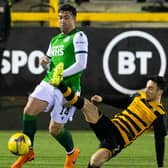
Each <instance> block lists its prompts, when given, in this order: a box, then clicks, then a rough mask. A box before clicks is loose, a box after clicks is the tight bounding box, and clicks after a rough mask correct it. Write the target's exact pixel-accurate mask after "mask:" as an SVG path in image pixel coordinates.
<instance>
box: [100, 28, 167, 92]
mask: <svg viewBox="0 0 168 168" xmlns="http://www.w3.org/2000/svg"><path fill="white" fill-rule="evenodd" d="M132 37H139V38H143V39H145V40H147V41H149V42H150V43H152V44H153V45H154V47H155V48H156V50H157V52H158V53H159V57H160V64H161V65H160V69H159V71H158V75H159V76H164V74H165V72H166V54H165V51H164V49H163V47H162V46H161V44H160V42H159V41H158V40H157V39H156V38H155V37H153V36H152V35H151V34H149V33H146V32H143V31H136V30H135V31H126V32H123V33H121V34H119V35H117V36H116V37H115V38H113V39H112V40H111V41H110V43H109V44H108V45H107V47H106V49H105V52H104V56H103V70H104V74H105V77H106V79H107V81H108V82H109V84H110V85H111V86H112V87H114V88H115V89H116V90H117V91H119V92H121V93H124V94H133V93H135V92H137V91H138V90H139V89H137V90H136V89H128V88H126V87H123V86H121V85H120V84H119V83H118V82H117V81H116V80H115V78H114V77H113V75H112V73H111V72H110V65H109V59H110V54H111V52H112V51H113V49H114V47H115V46H116V45H117V44H118V43H119V42H121V41H122V40H124V39H127V38H132ZM125 80H127V79H125ZM141 89H142V88H141Z"/></svg>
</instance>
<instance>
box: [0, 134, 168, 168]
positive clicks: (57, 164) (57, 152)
mask: <svg viewBox="0 0 168 168" xmlns="http://www.w3.org/2000/svg"><path fill="white" fill-rule="evenodd" d="M16 132H18V131H1V132H0V137H1V138H0V168H10V165H11V164H12V162H13V161H14V160H15V159H16V158H17V157H16V156H15V155H13V154H11V153H10V152H9V151H8V149H7V141H8V139H9V137H10V136H11V134H13V133H16ZM72 134H73V137H74V141H75V144H76V146H78V147H79V148H80V150H81V154H80V157H79V159H78V161H77V166H76V168H87V163H88V160H89V158H90V156H91V154H92V153H94V151H95V150H96V149H97V147H98V141H97V139H96V137H95V135H94V134H93V132H92V131H72ZM166 143H168V139H166ZM34 150H35V153H36V158H35V160H34V161H32V162H29V163H27V164H25V166H24V168H63V163H64V159H65V151H64V149H63V148H62V147H61V146H60V145H59V144H58V143H57V142H56V141H55V140H54V138H52V137H51V136H50V134H49V133H48V132H47V131H37V134H36V137H35V145H34ZM112 167H114V168H142V167H143V168H157V165H156V160H155V148H154V140H153V134H152V133H146V134H145V135H143V136H141V137H139V138H138V140H137V141H136V142H134V143H133V144H132V145H130V146H129V147H127V148H126V149H124V150H123V151H122V152H121V153H120V154H119V155H118V156H116V157H115V158H113V159H111V160H110V161H109V162H107V163H106V164H105V165H104V166H103V168H112ZM166 167H168V147H166V151H165V168H166Z"/></svg>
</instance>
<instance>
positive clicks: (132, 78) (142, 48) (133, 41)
mask: <svg viewBox="0 0 168 168" xmlns="http://www.w3.org/2000/svg"><path fill="white" fill-rule="evenodd" d="M166 66H167V65H166V55H165V51H164V49H163V47H162V46H161V44H160V42H159V41H158V40H157V39H156V38H155V37H153V36H152V35H151V34H149V33H146V32H143V31H126V32H123V33H121V34H119V35H117V36H116V37H115V38H113V39H112V40H111V41H110V43H109V44H108V46H107V47H106V49H105V52H104V56H103V70H104V74H105V77H106V79H107V81H108V82H109V84H110V85H111V86H112V87H113V88H115V89H116V90H117V91H119V92H121V93H123V94H133V93H135V92H136V91H137V90H139V89H142V88H137V86H136V87H135V86H133V85H135V84H136V83H138V82H137V79H138V78H141V77H142V76H145V75H149V74H150V75H151V74H153V75H154V74H155V75H156V74H158V75H159V76H164V74H165V72H166ZM134 83H135V84H134ZM130 86H131V88H129V87H130Z"/></svg>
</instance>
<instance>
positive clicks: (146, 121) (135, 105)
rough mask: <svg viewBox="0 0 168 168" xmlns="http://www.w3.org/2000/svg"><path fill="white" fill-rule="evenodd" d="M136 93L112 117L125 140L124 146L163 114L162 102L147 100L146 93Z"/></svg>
mask: <svg viewBox="0 0 168 168" xmlns="http://www.w3.org/2000/svg"><path fill="white" fill-rule="evenodd" d="M138 93H139V94H138V95H137V96H136V97H135V98H134V99H133V101H132V102H131V104H130V105H129V106H128V107H127V108H126V109H125V110H123V111H122V112H121V113H119V114H116V115H115V116H114V118H113V119H112V122H113V123H114V125H115V126H116V127H117V128H118V130H119V131H120V134H121V136H122V137H123V139H124V141H125V146H127V145H128V144H130V143H132V142H133V141H134V140H135V139H136V138H137V137H138V136H139V135H141V134H142V133H143V132H144V131H145V130H147V129H148V128H150V127H151V125H152V124H153V122H154V121H155V120H156V119H157V117H158V116H160V115H164V114H165V111H164V109H163V106H162V104H157V103H156V102H147V101H146V93H145V92H144V91H140V92H138Z"/></svg>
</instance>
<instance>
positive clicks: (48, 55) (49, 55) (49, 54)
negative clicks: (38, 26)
mask: <svg viewBox="0 0 168 168" xmlns="http://www.w3.org/2000/svg"><path fill="white" fill-rule="evenodd" d="M46 56H47V57H48V58H51V43H50V44H49V47H48V50H47V52H46Z"/></svg>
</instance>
